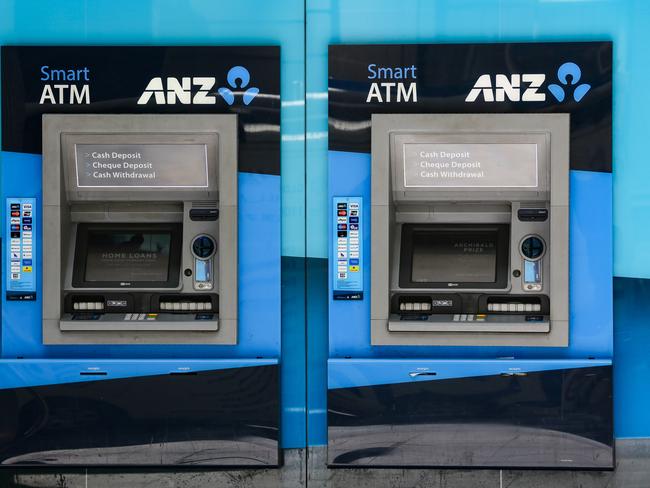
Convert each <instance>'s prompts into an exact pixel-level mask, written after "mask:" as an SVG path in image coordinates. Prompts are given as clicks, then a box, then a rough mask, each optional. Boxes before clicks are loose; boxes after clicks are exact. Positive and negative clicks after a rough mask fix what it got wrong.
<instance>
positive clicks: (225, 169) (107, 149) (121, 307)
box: [43, 115, 237, 344]
mask: <svg viewBox="0 0 650 488" xmlns="http://www.w3.org/2000/svg"><path fill="white" fill-rule="evenodd" d="M236 141H237V127H236V116H234V115H221V116H218V115H217V116H196V115H186V116H183V115H175V116H173V117H170V116H163V115H145V116H119V115H90V116H86V115H44V116H43V148H44V152H43V222H44V223H45V228H44V231H43V250H44V255H43V285H44V290H45V291H44V293H45V295H44V299H43V341H44V343H45V344H88V343H90V344H106V343H108V344H130V343H177V344H178V343H188V344H192V343H202V344H209V343H212V344H236V343H237V164H236V160H237V154H236V147H237V144H236ZM181 162H182V164H179V163H181Z"/></svg>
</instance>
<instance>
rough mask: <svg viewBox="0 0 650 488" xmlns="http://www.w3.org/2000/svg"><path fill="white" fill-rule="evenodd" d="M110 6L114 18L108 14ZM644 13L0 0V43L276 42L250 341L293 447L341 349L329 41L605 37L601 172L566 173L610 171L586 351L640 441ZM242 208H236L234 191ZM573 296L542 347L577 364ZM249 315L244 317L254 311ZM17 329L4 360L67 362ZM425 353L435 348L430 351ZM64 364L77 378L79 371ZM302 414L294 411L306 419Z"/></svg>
mask: <svg viewBox="0 0 650 488" xmlns="http://www.w3.org/2000/svg"><path fill="white" fill-rule="evenodd" d="M118 12H119V22H118V21H116V18H118V16H117V15H116V13H118ZM586 12H587V13H588V14H586ZM305 22H306V23H307V24H306V25H307V28H305ZM649 23H650V4H649V3H648V2H646V1H644V0H584V1H580V2H576V1H571V0H567V1H562V0H555V1H541V0H470V1H464V2H458V1H454V0H434V1H430V2H418V1H416V0H405V1H402V2H391V1H388V0H358V1H355V2H338V1H335V0H308V1H307V2H306V3H304V2H300V1H295V0H282V1H278V2H262V1H259V0H245V1H240V2H230V3H228V4H227V8H226V7H225V6H224V5H215V4H214V2H210V1H208V0H198V1H193V2H189V3H188V2H178V1H174V0H145V1H138V2H132V1H126V0H112V1H107V0H99V1H89V0H67V1H66V2H65V5H62V4H60V3H47V2H38V1H34V0H20V1H18V0H16V1H7V2H4V3H3V5H2V7H0V43H1V44H15V45H20V44H31V45H47V44H51V45H57V44H58V45H63V44H67V45H87V44H103V45H119V44H138V45H196V44H205V45H211V44H213V45H223V44H231V45H245V44H279V45H280V46H281V58H282V116H281V117H282V177H281V179H277V178H276V179H273V177H270V179H273V181H272V182H269V185H270V186H269V188H271V187H272V188H274V190H273V192H274V194H273V195H271V194H270V193H269V194H267V195H266V196H265V197H264V198H280V200H281V208H282V212H281V215H279V216H276V217H275V218H279V219H280V221H281V248H282V263H281V265H282V287H283V288H282V310H281V312H280V313H281V320H282V331H281V336H280V337H279V338H278V337H272V338H270V337H268V336H265V335H264V333H262V335H260V336H256V337H252V340H255V341H257V340H258V339H259V342H260V343H261V342H263V339H265V338H267V339H269V340H270V341H271V343H270V344H265V345H263V346H262V347H263V348H266V347H268V349H269V350H270V349H273V348H275V347H276V346H277V344H278V341H279V343H280V344H281V349H282V354H281V358H280V362H281V367H282V391H283V393H282V408H283V417H282V419H283V429H282V436H283V437H282V445H283V447H287V448H291V447H302V446H304V445H305V439H308V443H309V444H310V445H324V444H325V443H326V440H327V439H326V389H327V374H326V368H327V358H328V352H329V351H330V348H331V350H332V351H333V352H334V353H335V355H336V356H339V355H345V351H344V350H343V349H342V348H341V347H340V346H339V345H338V344H336V343H333V344H329V343H328V342H329V341H328V331H327V321H328V315H327V314H328V308H329V305H330V304H329V302H328V294H327V283H328V282H327V280H328V266H327V258H328V244H327V243H328V239H327V235H328V234H327V229H328V223H329V218H328V217H329V212H328V208H329V207H328V205H329V198H328V173H329V170H328V167H329V165H331V164H341V163H340V162H337V157H338V156H337V155H331V154H328V152H327V130H328V127H327V46H328V44H333V43H379V42H382V43H433V42H502V41H532V42H535V41H554V40H562V41H571V40H596V39H598V40H602V39H609V40H612V41H613V42H614V112H613V127H614V155H613V161H614V171H613V174H612V175H601V174H597V175H591V174H589V175H583V174H582V173H581V172H573V173H572V185H573V186H572V188H573V189H574V191H580V192H585V193H588V194H590V195H592V194H593V195H596V196H598V195H602V194H599V193H597V192H596V191H594V190H595V188H600V189H601V190H602V188H606V187H607V186H608V185H609V184H610V183H609V182H607V181H603V179H604V178H611V184H612V185H613V191H612V196H613V202H614V205H613V214H612V216H613V223H614V224H613V228H612V229H604V230H600V231H599V230H597V229H592V232H594V234H595V235H594V236H593V237H595V238H599V237H600V238H603V239H606V238H608V237H609V232H612V237H613V242H614V248H613V256H611V255H610V256H601V258H602V259H605V262H606V263H608V262H609V260H612V259H613V268H614V275H615V276H616V277H617V278H615V280H614V318H615V320H614V341H613V344H612V343H611V342H610V343H608V344H606V345H605V346H603V349H602V350H601V351H599V352H601V353H602V355H603V356H602V357H606V355H607V354H609V352H611V350H612V348H613V352H614V362H615V365H616V366H615V368H614V371H615V417H616V421H615V428H616V435H617V437H619V438H629V437H650V417H649V416H648V415H647V411H648V404H649V402H650V399H649V398H648V394H647V390H648V389H647V378H648V377H649V376H650V355H649V354H648V353H647V351H648V346H649V345H650V327H648V325H647V320H646V317H647V315H648V313H649V312H650V311H649V310H647V308H648V305H647V304H648V303H650V300H648V297H650V281H648V279H650V260H648V259H647V250H646V247H647V244H646V243H647V242H648V241H649V240H650V227H648V226H647V225H645V223H646V222H647V221H648V217H647V215H648V207H649V206H650V191H648V189H647V183H646V181H645V178H643V176H644V174H645V172H644V165H645V164H646V162H645V159H646V158H644V157H643V155H644V154H645V153H644V151H645V140H646V135H645V133H646V132H647V129H646V126H647V124H646V123H645V120H646V118H647V114H648V112H649V111H650V96H649V95H647V94H646V93H645V87H646V85H647V80H648V79H650V64H648V63H647V62H645V61H644V60H645V56H646V55H645V50H646V49H645V46H647V45H649V44H650V31H648V29H647V26H648V24H649ZM306 60H308V61H306ZM305 63H307V66H306V67H305ZM305 114H306V118H305ZM305 156H306V160H305ZM0 157H1V158H2V159H1V160H0V164H2V166H3V172H4V171H9V172H12V171H14V170H11V169H10V168H9V166H12V164H17V163H16V160H15V159H14V163H11V162H10V163H7V161H10V160H11V159H12V156H9V157H8V156H7V155H6V154H2V155H0ZM19 157H21V158H24V159H23V160H22V162H21V165H22V168H21V173H20V174H19V175H17V174H14V176H11V178H17V177H18V176H20V179H21V181H27V182H38V181H40V174H39V166H38V165H39V164H40V158H39V157H38V156H35V155H21V156H19ZM355 157H356V158H358V159H355V160H354V161H351V163H350V167H349V168H348V170H349V171H353V172H356V171H365V170H364V165H365V166H367V165H368V162H367V156H364V155H359V154H357V155H355ZM305 161H306V164H305ZM5 168H6V169H5ZM258 178H264V177H263V176H260V175H240V184H241V185H242V186H247V187H248V188H249V191H253V190H254V188H256V185H259V184H260V181H259V180H258ZM267 178H268V177H267ZM12 181H13V180H12ZM368 183H369V182H368ZM0 184H1V185H2V188H3V195H7V194H9V193H13V192H10V191H9V190H10V189H11V187H10V186H9V180H7V179H5V177H4V175H3V178H2V181H0ZM28 184H30V185H31V183H28ZM592 185H595V187H592ZM354 190H355V194H358V195H362V194H363V193H362V192H364V191H365V192H367V188H365V189H364V188H363V187H359V188H357V189H354ZM31 191H32V192H33V194H34V195H35V196H38V195H37V193H38V188H37V187H36V186H31ZM357 191H358V193H356V192H357ZM599 191H600V190H599ZM12 196H15V195H12ZM256 198H257V197H255V198H253V199H252V200H251V202H249V203H250V205H251V206H250V207H249V208H251V209H252V208H254V207H255V205H261V206H263V201H257V200H256ZM585 198H586V197H585ZM589 198H593V200H592V201H593V204H594V205H599V204H601V203H602V201H606V198H603V199H602V201H601V200H599V199H598V198H595V197H589ZM243 203H244V205H245V206H246V202H243ZM573 211H574V215H572V216H571V217H572V221H574V220H575V219H577V220H576V221H578V222H579V221H582V222H583V223H584V226H585V228H586V229H589V219H590V218H591V216H592V214H591V213H590V209H589V208H588V207H585V208H575V209H573ZM259 223H261V222H258V224H259ZM242 231H245V227H243V228H242ZM596 234H597V235H596ZM367 235H368V233H367V232H366V236H367ZM583 244H584V241H583V240H582V237H581V236H576V235H574V236H573V242H572V246H573V247H572V264H573V266H577V267H578V271H579V272H580V273H581V274H583V275H584V280H587V275H588V274H589V273H598V272H599V269H598V268H590V267H589V266H588V265H587V263H585V262H584V261H583V259H582V258H581V256H582V255H581V249H582V248H581V246H582V245H583ZM599 262H600V261H599ZM3 286H4V285H3ZM588 291H589V290H585V292H584V293H583V292H582V291H581V292H580V293H579V294H577V295H576V294H575V292H574V299H576V300H581V301H583V302H584V303H586V304H593V305H594V306H593V308H592V310H593V317H591V319H593V322H589V323H588V322H586V321H585V322H584V323H582V324H581V323H580V322H578V324H577V325H578V327H580V328H581V330H585V331H588V332H589V333H587V334H585V335H584V337H582V338H581V339H579V342H580V341H583V342H582V343H581V344H582V345H580V346H579V347H578V348H577V349H571V351H572V352H569V351H568V350H567V351H566V352H565V353H560V352H557V351H556V352H555V354H556V356H554V357H556V358H557V360H561V361H569V360H571V361H573V360H579V359H580V358H581V356H580V354H581V353H580V352H578V351H582V350H583V347H584V350H586V349H588V348H589V345H590V341H592V340H593V332H594V329H592V327H593V323H595V324H599V321H598V318H599V311H598V310H597V308H596V305H598V303H597V302H596V301H595V300H593V299H592V298H591V297H592V295H590V294H589V293H588ZM601 291H603V290H598V292H601ZM367 306H368V305H367V303H366V302H359V303H357V304H355V307H358V308H359V310H358V311H354V313H362V311H363V309H364V307H367ZM585 306H586V305H585ZM29 307H31V308H30V309H29V310H30V311H29V312H28V313H27V315H23V314H21V315H20V317H17V316H16V313H15V312H12V310H11V308H7V307H6V306H5V307H4V308H3V310H2V314H3V319H4V320H7V321H9V320H17V319H20V324H24V323H32V322H34V323H36V320H37V319H36V314H38V313H39V312H38V307H37V305H36V304H30V305H29ZM249 319H250V320H254V317H249ZM574 330H575V329H574ZM32 332H33V328H32V327H31V326H28V327H24V328H21V327H19V326H16V327H13V326H12V327H11V329H10V330H7V331H4V330H3V333H2V336H3V343H2V348H3V352H5V351H6V353H7V356H9V355H10V353H11V352H16V350H17V349H16V346H17V345H18V344H22V345H24V346H26V347H27V350H29V351H30V357H32V358H44V357H56V358H64V357H71V356H69V354H72V352H71V351H70V349H69V348H68V347H67V346H64V347H57V348H54V349H48V348H45V347H44V346H42V345H41V344H40V342H39V338H38V336H33V335H32ZM595 332H596V336H597V335H598V333H600V332H602V327H599V326H597V327H595ZM366 333H367V332H366ZM366 339H367V338H366V337H364V336H362V335H360V336H359V337H355V338H354V341H353V344H355V345H356V346H355V347H358V348H359V350H363V349H364V348H365V347H366V346H365V345H364V344H367V340H366ZM364 341H366V342H365V343H364ZM305 345H306V348H307V351H306V353H305ZM394 349H395V351H393V353H394V354H396V355H400V354H402V351H400V350H399V348H394ZM83 351H84V355H83V357H84V358H105V359H109V358H110V359H114V358H120V360H131V359H134V358H137V357H148V358H154V357H155V358H159V359H160V360H162V359H163V358H166V359H173V358H175V357H177V356H178V355H181V356H182V357H184V358H186V359H187V360H188V361H189V358H204V359H206V360H207V358H210V357H212V356H213V354H214V348H211V347H201V346H199V347H194V346H175V347H157V346H156V347H148V346H147V347H141V346H130V347H128V348H117V347H111V346H106V347H102V348H95V347H90V346H89V347H84V348H83ZM218 351H219V357H228V358H232V359H234V358H237V357H242V356H239V355H238V354H236V353H235V350H234V348H230V349H229V347H225V348H224V347H220V348H218ZM228 351H230V352H228ZM514 352H515V354H516V351H514ZM467 353H468V354H470V353H473V354H476V355H477V356H476V357H477V358H479V357H480V356H482V355H483V352H478V351H471V350H468V351H467ZM501 353H503V354H510V355H512V354H513V351H511V350H506V351H485V354H486V356H487V355H491V356H494V355H495V354H501ZM538 353H539V355H538ZM74 354H76V353H74ZM74 354H73V355H74ZM416 354H418V355H420V354H421V355H422V357H426V356H429V354H428V353H427V352H425V351H422V352H421V353H420V351H416ZM438 354H439V355H440V357H444V356H445V352H444V351H443V350H440V351H438ZM530 354H531V356H529V357H531V358H538V357H542V356H543V355H544V354H545V353H544V352H543V351H541V350H540V351H539V352H538V351H531V352H530ZM436 357H438V356H436ZM599 357H600V354H599ZM35 360H36V359H35ZM95 360H96V359H95ZM150 361H151V360H148V361H147V362H150ZM92 362H93V361H90V362H88V363H87V364H89V365H90V364H92ZM70 364H71V365H72V362H71V363H70ZM84 364H86V363H84ZM77 366H78V365H76V364H75V365H74V367H73V366H71V367H73V370H71V371H77ZM164 367H166V366H163V368H164ZM152 371H153V370H152ZM156 371H158V370H156ZM61 374H63V373H61ZM71 374H72V375H76V376H78V372H77V373H71ZM76 376H75V377H76ZM62 377H63V376H62ZM305 397H307V398H308V400H307V403H306V402H305ZM306 409H308V412H309V420H308V422H306V421H305V411H306ZM307 425H309V430H308V431H307V427H306V426H307Z"/></svg>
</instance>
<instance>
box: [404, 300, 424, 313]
mask: <svg viewBox="0 0 650 488" xmlns="http://www.w3.org/2000/svg"><path fill="white" fill-rule="evenodd" d="M399 309H400V312H420V311H422V312H428V311H429V310H431V303H429V302H402V303H400V304H399Z"/></svg>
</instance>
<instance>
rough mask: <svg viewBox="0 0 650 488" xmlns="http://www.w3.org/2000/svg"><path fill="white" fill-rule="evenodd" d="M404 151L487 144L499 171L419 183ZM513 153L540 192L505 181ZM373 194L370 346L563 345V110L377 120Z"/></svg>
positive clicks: (566, 245)
mask: <svg viewBox="0 0 650 488" xmlns="http://www.w3.org/2000/svg"><path fill="white" fill-rule="evenodd" d="M409 144H416V145H417V146H412V147H413V148H422V149H425V148H427V149H428V150H431V151H434V150H436V148H445V147H455V148H466V149H468V150H469V152H470V158H469V160H472V157H471V153H472V152H476V151H474V149H476V150H477V151H481V150H482V149H481V148H487V149H486V150H487V151H488V152H489V153H490V154H492V156H490V158H491V161H490V165H491V168H490V170H491V171H495V168H500V169H497V171H501V172H502V174H501V173H500V177H499V178H498V183H496V184H495V183H494V181H490V182H489V183H490V184H489V185H488V184H483V183H480V182H479V183H478V184H475V183H474V181H469V182H468V183H463V182H460V183H458V182H454V184H453V185H449V184H446V183H444V182H442V183H441V182H440V179H437V181H435V182H432V183H422V182H418V181H416V180H417V178H415V180H414V179H413V177H412V176H409V178H410V179H409V178H406V175H405V171H406V172H409V171H412V170H413V168H409V165H413V164H415V165H417V164H419V160H417V158H415V159H414V158H413V157H412V156H413V154H412V153H413V151H412V150H411V149H409V151H408V153H407V150H406V149H407V146H408V145H409ZM450 145H451V146H450ZM486 145H490V146H489V147H488V146H486ZM491 145H494V146H491ZM517 146H521V147H524V146H526V147H527V148H529V149H530V148H533V147H534V158H535V164H534V165H532V159H531V161H529V162H528V163H527V164H528V165H529V167H534V168H536V172H537V173H536V174H535V175H534V178H532V177H533V175H532V174H530V175H528V178H529V179H530V181H533V180H535V184H531V185H523V184H521V183H522V180H521V179H517V178H515V179H514V184H512V185H511V184H510V183H511V182H510V181H509V168H516V167H517V165H518V164H523V161H522V159H518V157H520V154H519V155H517V153H518V150H517V149H516V148H517ZM495 149H496V156H495V155H494V154H495ZM511 149H512V150H511ZM416 152H417V151H416ZM452 159H453V158H452ZM448 160H449V159H448ZM483 169H484V170H486V169H485V168H483ZM486 171H488V170H486ZM409 174H411V173H409ZM524 177H525V175H524ZM531 178H532V179H531ZM434 180H435V178H434ZM417 183H422V184H417ZM517 185H520V186H517ZM371 191H372V201H371V205H372V222H371V270H372V276H371V283H372V286H371V339H372V344H373V345H476V346H482V345H483V346H484V345H511V346H567V345H568V338H569V320H568V317H569V308H568V303H569V289H568V281H569V280H568V273H569V266H568V265H569V258H568V256H569V230H568V229H569V115H568V114H534V115H533V114H526V115H519V114H440V115H421V114H417V115H394V114H389V115H384V114H374V115H373V116H372V190H371Z"/></svg>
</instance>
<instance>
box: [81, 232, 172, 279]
mask: <svg viewBox="0 0 650 488" xmlns="http://www.w3.org/2000/svg"><path fill="white" fill-rule="evenodd" d="M92 231H101V232H117V231H124V232H133V231H138V232H168V233H169V234H170V236H171V239H170V244H169V263H168V266H167V280H165V281H129V282H125V281H86V279H85V276H86V259H87V256H88V235H89V233H90V232H92ZM182 236H183V226H182V224H175V223H161V224H117V223H115V224H113V223H111V224H97V223H95V224H90V223H80V224H78V225H77V237H76V242H75V251H74V267H73V271H72V286H73V287H75V288H119V289H127V288H128V289H131V288H176V287H178V283H179V281H180V268H181V247H182ZM125 283H128V284H125Z"/></svg>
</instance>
